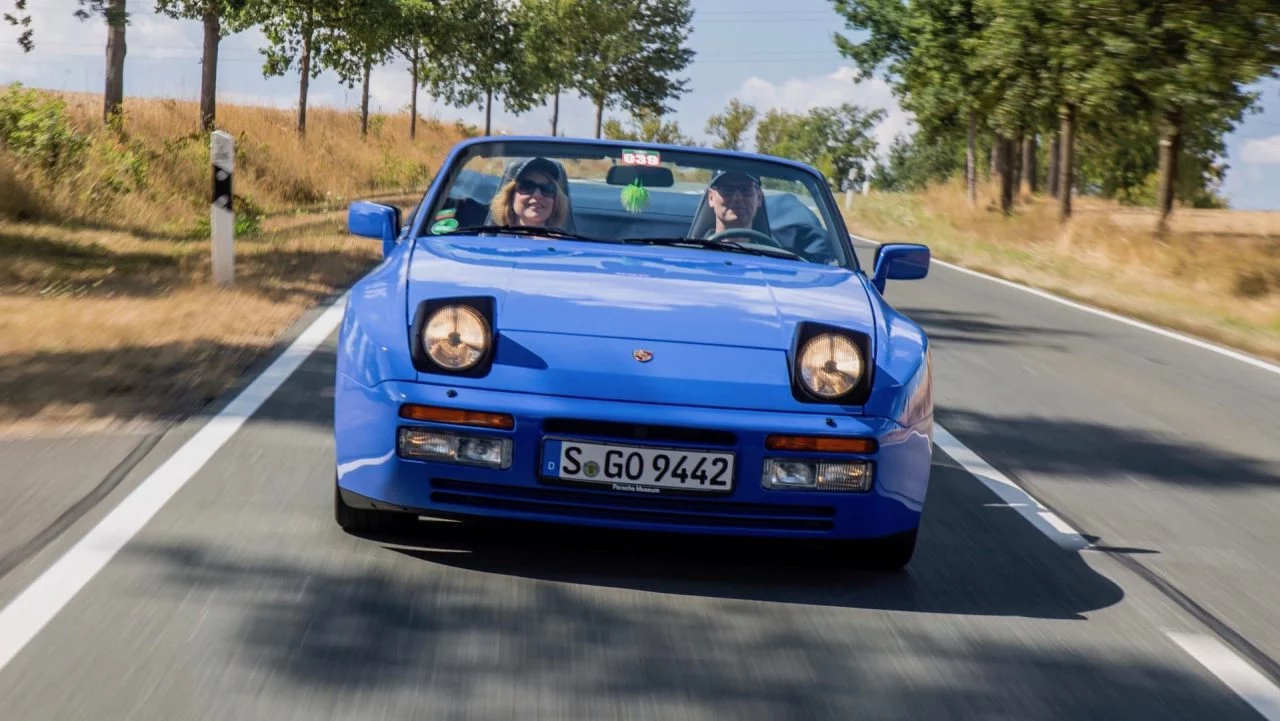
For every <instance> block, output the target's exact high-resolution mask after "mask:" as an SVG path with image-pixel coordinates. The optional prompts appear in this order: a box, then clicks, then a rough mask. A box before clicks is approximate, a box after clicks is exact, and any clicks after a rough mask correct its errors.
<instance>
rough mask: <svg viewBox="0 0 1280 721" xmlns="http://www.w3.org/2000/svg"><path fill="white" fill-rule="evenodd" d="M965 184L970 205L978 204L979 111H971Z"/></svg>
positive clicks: (965, 157) (965, 158)
mask: <svg viewBox="0 0 1280 721" xmlns="http://www.w3.org/2000/svg"><path fill="white" fill-rule="evenodd" d="M964 186H965V190H966V191H968V194H969V207H970V208H975V207H977V205H978V113H977V112H976V111H973V110H970V111H969V145H968V148H967V149H966V150H965V154H964Z"/></svg>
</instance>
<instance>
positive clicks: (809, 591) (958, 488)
mask: <svg viewBox="0 0 1280 721" xmlns="http://www.w3.org/2000/svg"><path fill="white" fill-rule="evenodd" d="M929 493H930V498H929V507H928V511H927V512H926V516H925V521H924V524H923V528H922V531H921V537H920V540H919V545H918V546H917V550H916V556H915V558H914V560H913V562H912V563H911V565H910V566H909V567H908V570H907V571H906V572H903V573H882V572H870V571H859V570H854V569H852V568H850V567H849V566H847V565H845V564H844V563H842V562H841V559H840V558H839V557H838V556H835V557H833V556H831V555H829V554H828V553H827V551H828V547H826V546H824V545H823V544H820V543H796V542H785V541H778V540H762V539H749V540H748V539H735V538H719V539H717V538H708V537H703V536H694V535H685V534H679V535H665V534H664V535H653V534H637V533H625V532H613V531H603V530H597V529H575V528H562V527H543V526H537V525H533V524H512V523H510V522H505V521H504V522H496V523H495V522H473V521H467V522H462V523H457V522H444V523H442V522H436V521H426V522H424V523H423V524H422V525H423V530H422V532H421V533H418V534H414V535H413V536H409V537H397V538H391V537H377V536H371V537H368V538H369V540H372V541H377V542H382V543H384V545H385V547H387V548H388V549H390V550H393V551H395V552H396V553H400V554H403V555H405V556H409V557H412V558H416V559H419V560H422V561H425V562H428V563H432V564H439V565H443V566H450V567H454V568H461V569H468V570H472V571H481V572H485V573H497V574H504V575H509V576H518V577H523V578H530V579H539V580H544V581H554V582H557V583H571V584H585V585H592V586H603V587H614V588H628V589H633V590H638V591H648V592H655V593H668V594H679V595H683V596H699V597H709V598H723V599H740V600H750V601H763V602H769V603H783V604H803V605H819V606H833V607H845V608H861V609H881V610H893V611H910V612H915V613H940V614H962V615H982V616H992V615H994V616H1021V617H1031V618H1051V619H1082V618H1084V614H1086V613H1088V612H1091V611H1096V610H1099V609H1103V608H1106V607H1108V606H1111V605H1114V604H1116V603H1119V602H1120V600H1121V599H1122V598H1123V596H1124V594H1123V592H1122V591H1121V589H1120V588H1119V587H1118V586H1117V585H1116V584H1114V583H1112V582H1111V581H1109V580H1107V579H1106V578H1104V577H1102V576H1100V575H1099V574H1097V573H1096V572H1095V571H1094V570H1093V569H1092V568H1090V567H1089V565H1088V564H1086V563H1085V562H1084V559H1083V557H1082V556H1081V555H1080V554H1078V553H1073V552H1069V551H1067V550H1064V549H1062V548H1060V547H1058V546H1057V545H1056V544H1055V543H1054V542H1052V541H1051V540H1050V539H1048V538H1046V537H1045V536H1043V535H1042V534H1041V533H1040V532H1039V531H1037V530H1036V529H1035V528H1034V527H1032V526H1031V525H1030V524H1028V523H1027V522H1026V521H1025V520H1024V519H1023V518H1022V517H1021V516H1019V515H1018V513H1017V512H1016V510H1014V509H1012V508H1009V507H1007V506H1006V505H1004V504H1002V503H1001V501H1000V499H999V498H998V497H996V496H995V495H994V494H993V493H991V492H990V491H988V490H987V489H986V488H985V487H983V486H981V485H980V484H979V483H978V482H977V481H975V480H974V479H973V478H972V477H971V476H969V475H968V474H967V473H966V472H965V471H963V470H962V469H961V468H959V467H957V466H955V465H954V464H953V463H952V462H951V461H950V460H948V459H946V458H945V457H944V456H939V457H938V459H937V460H936V461H935V465H934V469H933V480H932V484H931V488H930V492H929Z"/></svg>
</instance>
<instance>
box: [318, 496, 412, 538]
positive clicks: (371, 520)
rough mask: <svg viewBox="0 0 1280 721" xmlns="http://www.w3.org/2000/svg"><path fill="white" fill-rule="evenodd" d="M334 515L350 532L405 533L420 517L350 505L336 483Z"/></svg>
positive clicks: (409, 530)
mask: <svg viewBox="0 0 1280 721" xmlns="http://www.w3.org/2000/svg"><path fill="white" fill-rule="evenodd" d="M333 516H334V520H336V521H337V522H338V525H339V526H340V527H341V528H342V530H344V531H346V532H348V533H372V534H391V535H395V534H404V533H409V532H411V531H413V530H414V529H415V528H416V527H417V525H418V517H417V516H416V515H415V514H412V513H403V512H400V511H375V510H372V509H369V508H353V507H352V506H348V505H347V504H346V503H345V502H344V501H343V500H342V491H341V490H339V489H338V486H337V484H336V483H335V484H334V487H333Z"/></svg>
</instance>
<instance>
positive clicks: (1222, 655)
mask: <svg viewBox="0 0 1280 721" xmlns="http://www.w3.org/2000/svg"><path fill="white" fill-rule="evenodd" d="M1164 632H1165V634H1166V635H1167V636H1168V637H1169V638H1171V639H1173V641H1174V643H1176V644H1178V645H1179V646H1181V647H1182V650H1183V651H1186V652H1187V653H1188V654H1190V655H1191V657H1192V658H1194V659H1195V660H1197V661H1199V662H1200V664H1201V665H1202V666H1204V667H1205V668H1207V669H1209V671H1210V672H1211V673H1213V675H1214V676H1217V677H1218V679H1219V680H1221V681H1222V682H1223V683H1225V684H1226V685H1227V686H1228V687H1230V688H1231V690H1232V691H1235V692H1236V695H1238V696H1240V698H1242V699H1244V700H1245V701H1246V702H1247V703H1248V704H1249V705H1250V706H1252V707H1253V710H1255V711H1257V712H1258V713H1259V714H1261V715H1262V717H1263V718H1265V719H1267V721H1280V688H1276V686H1275V684H1273V683H1271V681H1270V680H1269V679H1267V677H1266V676H1264V675H1262V673H1260V672H1259V671H1258V670H1257V669H1255V668H1254V667H1253V666H1251V665H1249V664H1248V663H1247V662H1246V661H1245V660H1244V659H1242V658H1240V657H1239V656H1238V655H1236V653H1235V652H1234V651H1232V650H1231V649H1229V648H1227V646H1226V645H1225V644H1223V643H1222V642H1221V641H1219V640H1218V639H1216V638H1213V637H1212V636H1206V635H1203V634H1199V633H1183V632H1181V631H1172V630H1169V629H1165V630H1164Z"/></svg>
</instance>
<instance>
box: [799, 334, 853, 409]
mask: <svg viewBox="0 0 1280 721" xmlns="http://www.w3.org/2000/svg"><path fill="white" fill-rule="evenodd" d="M865 365H866V364H865V361H864V360H863V358H862V351H861V350H860V349H859V348H858V346H857V345H856V344H854V342H853V341H852V340H851V339H850V338H849V337H848V336H845V335H842V334H840V333H820V334H818V335H816V336H814V337H812V338H810V339H809V340H808V341H806V342H805V344H804V345H803V346H802V347H801V348H800V355H799V366H800V382H801V383H803V384H804V387H805V389H806V390H808V391H809V392H810V393H812V394H814V395H815V396H817V397H819V398H824V399H828V398H839V397H840V396H843V395H845V394H846V393H848V392H849V391H851V390H853V389H854V387H855V386H857V385H858V380H859V379H861V378H862V373H863V370H864V368H865Z"/></svg>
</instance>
